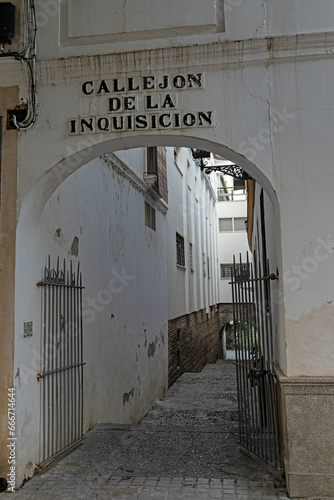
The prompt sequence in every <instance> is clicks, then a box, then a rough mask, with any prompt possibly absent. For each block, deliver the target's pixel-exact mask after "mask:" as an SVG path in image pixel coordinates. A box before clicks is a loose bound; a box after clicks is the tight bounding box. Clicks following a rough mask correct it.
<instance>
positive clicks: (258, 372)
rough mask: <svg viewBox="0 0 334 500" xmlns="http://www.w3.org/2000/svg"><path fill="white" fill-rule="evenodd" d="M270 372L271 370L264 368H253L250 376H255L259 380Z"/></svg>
mask: <svg viewBox="0 0 334 500" xmlns="http://www.w3.org/2000/svg"><path fill="white" fill-rule="evenodd" d="M268 373H270V370H265V369H264V368H262V369H261V370H256V371H253V370H251V371H250V374H249V376H250V378H255V379H257V380H258V379H260V378H262V377H265V376H266V375H268Z"/></svg>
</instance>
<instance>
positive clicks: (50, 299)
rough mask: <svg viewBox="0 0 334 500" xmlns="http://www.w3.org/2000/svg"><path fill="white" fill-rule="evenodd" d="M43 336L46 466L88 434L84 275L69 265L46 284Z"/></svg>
mask: <svg viewBox="0 0 334 500" xmlns="http://www.w3.org/2000/svg"><path fill="white" fill-rule="evenodd" d="M37 285H38V286H42V287H43V308H42V310H43V334H42V347H41V353H42V363H41V371H40V373H38V374H37V378H38V380H40V381H41V384H42V390H41V405H42V426H41V427H42V428H41V433H42V435H41V438H42V443H41V463H43V464H44V463H47V462H48V461H49V460H51V459H52V458H54V457H55V456H57V455H59V454H60V453H62V452H63V451H64V450H65V449H68V448H69V447H71V446H72V445H74V444H76V442H78V440H80V439H81V438H82V435H83V366H84V365H85V363H84V362H83V342H82V332H83V322H82V290H83V288H84V287H83V286H82V275H81V272H80V265H79V263H78V267H77V271H76V272H75V271H73V267H72V262H71V263H70V266H69V268H67V267H66V262H65V260H64V263H63V266H62V269H60V264H59V258H58V259H57V266H56V269H55V268H51V262H50V256H49V258H48V265H47V266H46V267H45V268H44V273H43V279H42V281H40V282H38V283H37Z"/></svg>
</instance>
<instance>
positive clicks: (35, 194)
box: [16, 136, 279, 461]
mask: <svg viewBox="0 0 334 500" xmlns="http://www.w3.org/2000/svg"><path fill="white" fill-rule="evenodd" d="M134 146H141V147H151V146H177V147H181V146H184V147H189V146H191V147H194V148H198V149H205V150H209V151H211V152H213V153H217V154H220V155H221V156H224V157H225V158H228V159H230V160H232V161H234V162H235V163H237V164H238V165H239V166H241V167H242V168H243V169H244V170H246V171H247V172H248V173H249V174H250V175H252V176H253V177H254V178H256V179H257V180H258V181H259V182H260V183H261V184H263V185H264V186H265V187H266V188H267V189H268V195H269V196H270V199H271V200H272V201H273V205H274V207H275V208H276V210H275V213H276V216H277V222H276V223H277V224H279V212H278V200H277V199H276V196H275V193H274V191H273V189H272V187H271V184H270V182H269V180H268V179H267V178H266V177H265V176H264V174H263V173H262V172H261V171H260V170H259V169H258V168H257V167H256V166H255V165H253V164H252V163H250V162H249V161H247V160H245V159H244V158H243V157H241V156H240V155H239V154H237V153H235V152H233V151H231V150H229V149H228V148H226V147H225V146H222V145H217V144H213V143H210V142H208V141H205V140H198V139H197V140H194V141H190V140H189V138H184V137H180V136H178V137H176V136H175V137H170V136H168V137H164V136H161V137H160V136H157V137H149V138H148V137H136V138H132V139H131V138H127V139H121V140H115V141H107V142H105V143H103V144H100V145H95V146H91V147H89V148H86V149H83V150H81V151H79V152H77V153H74V154H73V155H71V156H69V157H68V158H66V159H65V160H64V161H63V162H61V163H59V164H57V165H55V166H53V167H52V168H51V169H50V170H49V171H48V172H47V173H46V174H45V176H44V177H43V178H42V179H41V180H40V181H39V183H38V184H37V185H36V186H35V188H34V189H33V190H32V192H31V194H30V195H29V196H28V197H27V198H26V200H24V202H23V204H22V208H21V213H20V217H19V222H18V231H17V251H18V253H20V252H21V251H22V249H23V248H24V253H25V256H26V261H29V262H30V266H29V268H25V266H24V260H23V259H22V257H21V256H20V255H19V254H18V255H17V263H18V265H17V273H18V276H19V275H22V274H23V275H24V276H25V279H24V284H23V287H22V288H20V289H19V290H17V300H18V301H20V302H22V299H21V297H22V294H23V293H24V294H25V303H24V307H23V308H22V309H21V310H20V311H17V317H16V322H17V323H18V324H19V323H20V322H22V321H23V319H24V318H26V317H28V314H29V311H31V310H34V309H35V310H36V308H38V307H39V306H38V302H39V294H38V291H37V290H35V292H34V291H33V290H32V285H33V284H34V283H36V276H37V275H38V273H40V269H41V262H44V261H45V255H44V254H43V252H44V250H43V249H42V248H38V245H36V243H37V242H38V237H37V234H38V229H39V225H40V220H41V214H42V213H43V210H44V208H45V206H46V204H47V202H48V200H49V199H50V197H51V195H52V193H54V192H55V191H56V189H57V188H58V187H59V186H60V185H61V184H62V183H63V182H64V181H65V180H66V179H67V178H68V177H69V176H70V175H71V174H73V173H74V172H76V171H78V170H79V169H80V168H83V167H84V166H85V165H87V164H88V163H89V162H91V161H93V160H94V159H95V158H100V157H101V156H102V155H104V154H106V153H110V152H114V151H118V150H120V149H121V148H122V150H130V149H132V148H133V147H134ZM278 227H279V226H278ZM278 254H279V251H278ZM117 272H119V270H118V271H117ZM128 274H131V273H128ZM34 328H35V329H36V332H38V331H39V330H40V324H39V322H38V320H36V321H35V325H34ZM150 340H152V339H150ZM19 341H20V339H17V342H18V352H17V361H18V363H20V364H21V366H22V365H23V366H26V367H28V369H27V370H26V373H25V376H26V377H25V380H26V382H27V381H29V380H31V381H32V380H33V377H34V376H35V373H34V371H35V372H36V367H35V366H32V365H31V362H30V365H29V361H28V359H27V357H26V354H25V353H24V352H23V351H21V350H20V348H19ZM38 352H39V338H38V334H37V335H36V340H35V351H34V363H35V364H36V365H37V364H38V361H39V357H38ZM131 391H132V386H129V388H128V391H127V393H124V397H125V400H124V401H125V402H126V400H127V398H130V397H131ZM32 393H33V394H31V393H30V394H29V395H28V394H27V397H26V401H25V405H26V407H29V398H31V396H32V400H34V401H37V399H38V397H39V387H38V385H37V384H35V385H34V387H33V389H32ZM126 394H127V396H126ZM22 402H23V401H22V400H21V404H22ZM91 424H93V421H92V422H90V424H89V425H91ZM30 425H31V426H33V427H34V428H33V429H32V430H31V431H30V435H34V436H38V434H39V429H38V427H39V422H38V419H36V420H35V422H33V423H31V424H30ZM25 432H27V431H25ZM36 461H38V459H36Z"/></svg>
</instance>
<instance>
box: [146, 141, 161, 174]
mask: <svg viewBox="0 0 334 500" xmlns="http://www.w3.org/2000/svg"><path fill="white" fill-rule="evenodd" d="M157 165H158V155H157V148H155V147H154V148H147V165H146V168H147V172H148V173H149V174H153V173H155V174H156V173H157V171H158V167H157Z"/></svg>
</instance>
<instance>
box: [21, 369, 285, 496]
mask: <svg viewBox="0 0 334 500" xmlns="http://www.w3.org/2000/svg"><path fill="white" fill-rule="evenodd" d="M234 371H235V367H234V366H233V365H232V361H222V360H219V361H218V362H217V363H216V364H215V365H207V366H206V367H205V368H204V370H203V371H202V372H201V373H185V374H184V375H182V377H180V378H179V379H178V381H177V382H176V383H175V384H174V385H173V386H172V387H171V388H170V389H169V391H168V392H167V393H166V394H165V396H164V397H163V398H162V399H161V400H160V401H158V402H157V403H156V404H155V405H154V406H153V408H152V409H151V410H150V411H149V412H148V413H147V415H146V416H145V417H144V418H143V419H142V421H141V422H140V424H138V425H116V424H98V425H96V426H95V427H94V428H93V429H92V430H91V431H89V432H88V433H87V436H86V438H85V439H84V441H83V442H82V444H81V445H79V446H77V447H76V448H75V449H74V450H73V451H72V452H71V453H68V454H67V456H65V457H62V458H60V459H58V460H56V461H54V462H53V463H52V464H51V465H49V466H48V467H47V468H45V469H44V470H43V471H41V472H40V473H38V474H37V475H35V476H34V478H32V479H31V480H30V481H28V482H27V483H26V484H25V485H24V486H23V487H22V488H21V489H20V490H18V491H17V492H16V493H12V494H11V499H13V500H14V499H15V498H18V499H21V500H23V499H36V500H37V499H41V500H42V499H43V500H53V499H92V498H96V499H108V498H115V499H127V500H132V499H133V500H148V499H151V498H153V499H168V500H178V499H182V500H186V499H189V500H190V499H191V500H204V499H205V500H214V499H221V500H233V499H239V500H241V499H250V500H252V499H263V500H274V499H275V500H277V499H281V500H283V499H286V498H288V497H287V493H286V489H285V485H284V482H283V481H282V480H281V477H280V475H279V474H278V473H277V472H276V471H274V470H273V469H271V468H270V467H268V466H267V465H266V464H265V463H264V462H262V461H261V460H259V459H256V458H255V457H253V456H252V455H251V454H249V453H248V452H247V451H246V450H245V449H244V448H242V447H241V446H240V445H239V444H238V443H237V426H238V422H237V418H238V417H237V398H236V387H235V386H236V384H235V374H234Z"/></svg>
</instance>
